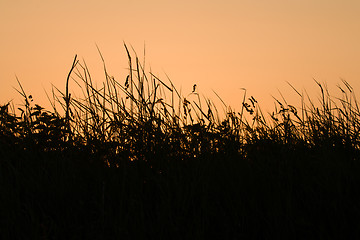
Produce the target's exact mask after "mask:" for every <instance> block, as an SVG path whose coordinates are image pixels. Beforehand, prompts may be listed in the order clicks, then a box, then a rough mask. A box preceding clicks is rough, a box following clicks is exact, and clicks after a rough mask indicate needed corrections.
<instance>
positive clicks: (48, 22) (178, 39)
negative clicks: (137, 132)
mask: <svg viewBox="0 0 360 240" xmlns="http://www.w3.org/2000/svg"><path fill="white" fill-rule="evenodd" d="M123 41H125V42H126V43H127V44H129V45H130V44H131V45H132V46H133V47H134V49H135V50H136V51H137V53H138V55H139V56H142V52H143V48H144V43H145V45H146V47H145V49H146V60H147V63H148V64H149V65H148V67H149V66H151V69H152V71H153V72H154V73H155V74H157V75H158V76H159V77H160V78H161V79H166V77H165V73H166V74H168V76H169V77H170V78H171V80H172V81H173V82H174V84H175V86H177V87H178V88H180V87H181V88H182V91H183V93H184V94H186V93H189V92H191V90H192V86H193V84H195V83H196V84H197V85H198V87H199V90H200V91H201V93H203V94H204V95H206V96H208V97H210V98H211V99H212V98H215V97H214V94H213V93H212V91H211V89H214V90H215V91H216V92H217V93H218V94H219V95H220V96H221V97H222V98H223V100H224V101H225V102H227V103H229V104H230V105H231V106H233V107H235V108H240V103H241V99H242V94H243V92H242V91H241V90H240V88H246V89H247V90H248V94H250V95H253V96H254V97H255V98H256V99H258V100H259V102H260V105H261V106H263V108H266V109H267V108H270V109H271V110H272V109H273V108H272V105H273V102H274V101H273V100H272V98H271V95H274V96H279V94H278V92H277V91H278V89H279V90H280V91H281V92H282V93H283V94H284V96H285V97H286V98H287V99H288V100H289V101H290V102H291V101H292V100H293V101H294V102H298V100H299V99H297V98H296V94H295V93H294V92H293V91H292V90H291V88H290V87H289V86H288V85H287V84H286V81H288V82H290V83H291V84H293V85H294V86H295V87H296V88H298V89H299V90H301V89H303V88H306V89H307V91H308V92H309V93H310V94H311V92H312V91H313V90H314V89H315V90H316V84H314V81H313V78H315V79H316V80H318V81H320V82H326V83H327V85H328V87H329V89H330V90H332V89H334V93H336V84H338V83H340V79H341V78H343V79H345V80H347V81H348V82H349V83H350V84H351V85H352V86H353V87H354V89H355V91H357V90H359V89H360V1H359V0H276V1H275V0H257V1H254V0H191V1H190V0H182V1H170V0H168V1H165V0H151V1H150V0H131V1H129V0H127V1H122V0H102V1H95V0H62V1H48V0H11V1H10V0H0V66H1V67H0V69H1V71H0V81H1V86H0V103H1V104H3V103H6V102H7V101H9V100H11V99H14V100H16V99H18V100H16V101H15V103H19V102H20V98H19V97H18V94H17V93H16V91H15V90H14V89H13V87H16V86H17V82H16V78H15V75H16V76H17V77H18V78H19V80H20V81H21V83H22V84H23V87H24V88H25V90H26V91H27V93H28V94H32V95H33V97H34V98H35V101H36V102H39V103H43V104H42V105H44V106H47V105H46V103H47V100H46V94H45V92H44V89H45V90H47V91H50V89H51V84H54V85H55V86H57V87H58V88H60V89H64V88H65V80H66V76H67V73H68V71H69V69H70V67H71V64H72V61H73V58H74V55H75V54H78V56H79V57H80V59H82V58H83V59H85V61H86V63H87V64H88V66H89V68H90V71H91V73H92V75H93V78H95V79H97V80H96V81H97V82H102V81H103V80H104V77H103V73H102V62H101V59H100V57H99V54H98V52H97V49H96V44H97V45H98V46H99V48H100V50H101V52H102V54H103V56H104V58H105V61H106V63H107V67H108V70H109V72H110V74H111V75H113V76H114V77H115V78H116V79H117V80H118V81H119V82H121V83H122V82H123V81H124V79H125V77H126V75H127V71H126V69H125V68H126V67H127V58H126V52H125V49H124V47H123ZM148 69H149V68H148ZM70 86H71V83H70Z"/></svg>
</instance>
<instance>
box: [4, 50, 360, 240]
mask: <svg viewBox="0 0 360 240" xmlns="http://www.w3.org/2000/svg"><path fill="white" fill-rule="evenodd" d="M124 48H125V51H126V53H127V56H128V63H129V67H128V69H127V71H128V74H127V77H126V78H125V79H124V81H123V82H118V81H116V80H115V79H114V78H113V77H112V76H111V75H110V74H109V73H108V71H107V69H106V64H105V60H104V58H103V56H102V54H101V52H100V51H99V54H100V57H101V59H102V62H103V68H104V74H105V75H104V76H105V80H104V82H103V83H102V84H101V85H100V87H97V85H96V84H95V83H96V82H98V81H95V80H93V79H92V77H91V75H90V71H89V69H88V67H87V65H86V63H85V62H84V61H83V62H80V61H78V60H77V57H76V56H75V58H74V61H73V64H72V66H71V69H70V71H69V74H68V77H67V80H66V87H65V91H64V92H63V91H61V90H60V89H58V88H57V87H55V86H54V87H53V89H52V90H51V93H52V94H51V96H48V98H49V101H50V102H51V106H52V111H48V110H45V109H44V108H42V107H41V106H39V105H37V104H35V103H34V101H33V97H32V96H31V95H28V94H27V93H26V92H25V90H24V89H23V87H22V85H21V83H20V81H18V82H19V90H18V92H19V94H20V95H21V96H22V97H23V99H24V104H23V105H22V106H20V107H19V108H18V111H19V114H16V113H15V107H14V104H12V103H6V104H4V105H2V106H0V156H1V157H0V159H1V160H0V192H1V197H0V216H1V218H0V219H1V222H0V226H1V227H0V230H1V231H0V235H1V237H2V239H10V238H11V239H14V238H19V239H21V238H27V239H29V238H36V239H39V238H44V239H48V238H92V239H114V238H115V239H117V238H125V239H133V238H143V239H145V238H155V237H156V238H159V239H162V238H172V239H174V238H179V239H184V238H197V239H207V238H209V237H212V238H225V239H229V238H235V239H237V238H266V237H269V236H271V237H272V236H273V237H278V238H279V237H280V238H285V237H286V238H295V239H296V238H309V237H314V236H315V237H319V238H320V237H322V238H333V237H339V238H340V237H342V238H347V237H352V238H354V237H358V236H359V233H360V231H359V230H360V229H359V226H360V225H359V224H360V222H359V220H358V219H360V218H359V217H360V211H359V209H360V201H359V200H360V194H359V191H358V184H359V183H360V177H359V176H360V175H359V174H358V172H359V170H360V164H359V160H360V159H359V156H360V154H359V139H360V138H359V130H360V129H359V128H360V123H359V114H360V112H359V107H358V103H357V100H356V97H355V93H354V90H353V88H352V87H351V86H350V85H349V84H348V83H347V82H346V81H345V80H342V82H341V85H339V86H338V89H339V92H340V96H339V97H332V96H331V95H330V93H329V91H328V90H327V88H326V86H324V84H320V83H319V82H317V81H315V84H316V85H317V86H318V88H319V92H320V95H319V96H320V97H319V99H318V101H317V102H314V101H313V100H312V99H311V98H310V97H309V96H308V95H307V94H303V93H300V92H299V91H298V90H297V89H295V88H294V87H293V86H292V85H291V84H290V86H291V87H292V88H293V90H294V93H295V94H297V95H299V97H300V99H301V107H299V108H296V107H294V105H291V104H288V103H287V101H286V100H285V99H284V98H282V99H281V100H279V99H276V98H274V101H275V104H276V105H275V106H276V107H275V110H274V111H273V112H270V113H269V114H267V115H266V114H264V113H263V111H262V110H261V108H260V106H259V103H258V101H257V100H256V99H255V97H253V96H248V95H247V92H246V90H245V89H244V95H243V100H242V107H241V109H240V110H239V111H235V110H234V109H232V108H230V107H229V106H227V105H226V103H224V102H223V101H222V99H221V98H220V96H218V95H217V97H218V98H219V99H220V101H221V102H222V106H221V107H222V108H223V109H224V111H225V115H224V117H221V114H220V113H219V112H218V109H220V107H219V106H216V105H215V104H214V102H213V101H211V100H210V99H208V98H206V97H203V96H202V95H201V94H200V93H199V92H198V91H197V87H196V85H194V87H193V91H192V92H190V93H188V94H186V95H182V93H181V91H178V90H177V89H176V88H175V85H174V84H173V82H171V80H170V79H169V78H168V79H167V80H166V81H164V80H161V79H160V78H158V77H157V76H155V75H154V74H153V73H152V72H147V70H146V69H145V62H143V63H141V61H140V59H139V58H138V56H137V55H136V53H135V51H134V50H133V49H130V48H129V47H128V46H127V45H126V44H124ZM144 58H145V57H144ZM73 83H75V84H76V85H78V86H80V87H81V90H82V95H81V96H76V95H75V94H71V93H72V92H71V88H70V86H72V85H73Z"/></svg>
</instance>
